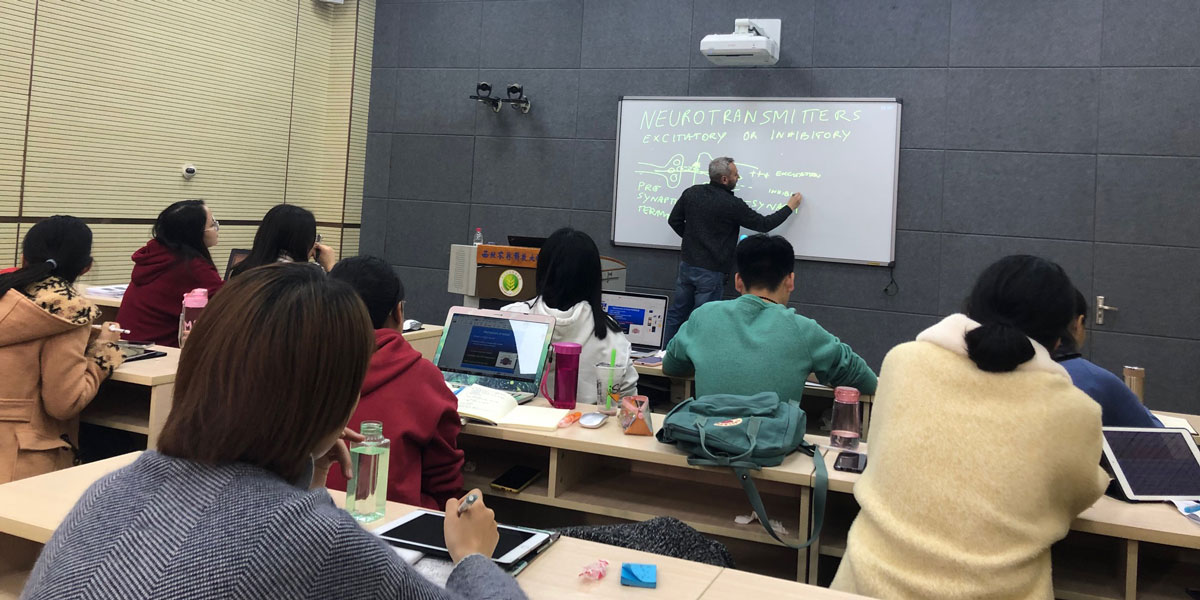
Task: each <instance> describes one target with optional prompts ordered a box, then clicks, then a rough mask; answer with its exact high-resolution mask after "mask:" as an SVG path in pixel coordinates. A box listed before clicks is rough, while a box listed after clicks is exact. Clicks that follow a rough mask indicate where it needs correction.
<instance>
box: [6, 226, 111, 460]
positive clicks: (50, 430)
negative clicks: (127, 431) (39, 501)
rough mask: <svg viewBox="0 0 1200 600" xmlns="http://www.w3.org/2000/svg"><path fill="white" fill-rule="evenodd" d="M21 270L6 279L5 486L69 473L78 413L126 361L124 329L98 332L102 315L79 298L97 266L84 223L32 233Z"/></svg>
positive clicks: (25, 245)
mask: <svg viewBox="0 0 1200 600" xmlns="http://www.w3.org/2000/svg"><path fill="white" fill-rule="evenodd" d="M21 264H22V266H21V268H20V269H17V270H15V271H12V272H10V273H7V274H4V275H0V398H2V400H0V483H6V482H8V481H12V480H15V479H22V478H24V477H32V476H34V475H40V474H42V473H48V472H50V471H54V470H56V469H61V468H64V467H69V466H71V464H72V462H73V461H74V458H75V456H74V452H73V451H74V450H75V443H76V441H77V440H78V438H79V413H80V412H81V411H82V410H83V409H84V407H86V406H87V405H88V403H89V402H91V401H92V399H93V398H95V397H96V391H97V389H98V388H99V387H100V382H102V381H104V379H105V378H107V377H108V376H109V375H111V374H112V371H113V369H115V368H116V367H117V366H119V365H120V364H121V361H122V360H124V356H123V355H122V354H121V350H120V348H118V347H117V345H116V344H115V343H114V342H115V341H116V340H117V333H115V332H113V331H111V329H110V327H119V326H117V325H116V324H115V323H105V324H104V326H103V327H101V328H100V330H99V331H97V330H95V329H93V328H92V327H91V325H92V322H93V321H95V320H96V318H97V317H99V316H100V311H99V309H97V308H96V307H95V306H93V305H92V304H91V303H90V302H88V301H87V299H86V298H84V297H83V296H82V295H80V294H79V293H78V292H76V291H75V287H74V283H75V279H76V278H78V277H79V276H80V275H83V274H84V273H86V272H87V271H88V269H91V267H92V231H91V229H89V228H88V226H87V225H85V224H84V222H83V221H80V220H79V219H77V218H75V217H67V216H55V217H50V218H49V219H46V220H44V221H42V222H40V223H38V224H36V225H34V226H33V227H31V228H30V229H29V233H27V234H26V235H25V241H24V243H23V245H22V247H21ZM93 336H94V337H93Z"/></svg>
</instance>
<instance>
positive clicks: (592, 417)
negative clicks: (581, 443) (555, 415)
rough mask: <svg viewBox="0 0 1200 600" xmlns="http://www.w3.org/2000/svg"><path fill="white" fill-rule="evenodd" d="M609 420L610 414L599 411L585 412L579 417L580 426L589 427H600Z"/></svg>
mask: <svg viewBox="0 0 1200 600" xmlns="http://www.w3.org/2000/svg"><path fill="white" fill-rule="evenodd" d="M607 420H608V415H606V414H604V413H598V412H590V413H583V416H582V417H579V426H580V427H586V428H588V429H596V428H598V427H600V426H601V425H603V424H604V422H605V421H607Z"/></svg>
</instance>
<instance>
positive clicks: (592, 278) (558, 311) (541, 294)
mask: <svg viewBox="0 0 1200 600" xmlns="http://www.w3.org/2000/svg"><path fill="white" fill-rule="evenodd" d="M600 277H601V276H600V251H599V250H598V249H597V248H596V242H594V241H592V238H591V237H589V236H588V234H586V233H584V232H582V231H577V230H575V229H571V228H570V227H564V228H562V229H559V230H558V231H555V232H554V233H552V234H551V235H550V237H548V238H546V243H545V244H543V245H542V248H541V250H540V251H539V253H538V266H537V276H536V277H535V281H536V282H537V290H538V297H537V298H534V299H533V300H530V301H529V302H518V303H516V304H510V305H508V306H505V307H504V308H503V309H502V310H507V311H511V312H519V313H527V314H535V315H549V316H551V317H554V335H553V340H552V341H554V342H574V343H576V344H579V345H581V346H583V353H582V354H580V356H579V382H578V385H577V387H576V392H575V393H576V396H575V400H576V402H579V403H582V404H596V403H597V402H601V401H603V400H604V398H603V397H602V396H600V395H599V393H598V390H597V388H596V381H597V379H598V377H599V375H598V373H597V371H596V365H597V364H599V363H604V364H609V363H611V362H612V356H613V351H614V350H615V351H616V353H617V361H616V362H617V364H627V365H629V367H628V368H627V369H626V370H625V374H624V375H623V376H622V377H621V379H620V382H619V383H620V384H621V385H620V390H621V391H622V393H624V394H625V395H632V394H636V393H637V380H638V375H637V371H636V370H634V366H633V360H632V359H631V358H630V353H631V351H632V348H631V347H630V344H629V339H628V338H626V337H625V334H624V333H622V332H621V326H620V325H617V322H616V321H614V320H613V318H612V317H610V316H608V313H606V312H604V309H603V308H602V307H601V306H600V292H601V291H602V288H601V285H602V282H601V278H600ZM546 377H547V381H546V387H547V388H549V389H554V372H553V369H551V371H550V373H549V374H547V375H546ZM615 383H616V382H614V384H615Z"/></svg>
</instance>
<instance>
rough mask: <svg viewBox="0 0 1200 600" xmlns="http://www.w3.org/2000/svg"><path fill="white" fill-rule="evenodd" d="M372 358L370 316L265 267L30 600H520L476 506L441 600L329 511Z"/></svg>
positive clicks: (198, 334)
mask: <svg viewBox="0 0 1200 600" xmlns="http://www.w3.org/2000/svg"><path fill="white" fill-rule="evenodd" d="M374 349H375V344H374V341H373V328H372V326H371V319H370V317H369V316H368V315H367V310H366V308H364V307H363V303H362V301H361V300H359V297H358V294H357V293H356V292H355V291H354V290H353V289H351V288H350V286H348V285H346V284H345V283H342V282H340V281H336V280H334V279H330V278H328V277H326V276H325V274H324V273H321V272H320V271H319V270H318V269H314V268H310V267H304V266H300V265H274V264H273V265H267V266H264V267H262V268H260V269H255V270H253V271H249V272H247V273H245V274H243V275H242V276H240V277H238V278H237V279H235V280H233V281H232V282H230V283H229V285H227V286H225V288H224V289H222V290H221V293H220V294H217V296H216V298H214V299H213V301H212V302H211V303H209V305H208V307H207V308H206V309H205V311H204V317H203V318H202V319H200V320H199V321H197V322H196V327H195V329H194V330H192V333H191V336H190V337H189V338H188V343H187V344H186V345H185V346H184V348H183V354H182V356H181V358H180V361H179V373H178V375H177V376H176V380H175V395H174V399H173V402H174V404H173V406H172V408H171V414H170V415H169V416H168V417H167V422H166V424H165V425H164V426H163V430H162V435H161V436H160V437H159V441H158V450H157V451H154V450H150V451H147V452H145V453H143V454H142V455H141V456H139V457H138V459H137V460H136V461H134V462H133V463H132V464H130V465H129V466H127V467H124V468H122V469H119V470H117V471H115V472H113V473H111V474H109V475H107V476H105V477H104V478H102V479H101V480H100V481H98V482H96V483H95V484H94V485H92V486H91V488H90V489H88V491H87V492H85V493H84V495H83V498H81V499H80V501H79V503H78V504H76V505H75V508H73V509H72V510H71V513H70V514H68V515H67V517H66V519H64V520H63V522H62V524H61V525H60V526H59V528H58V530H57V531H55V532H54V536H53V537H51V538H50V541H49V542H47V543H46V548H45V551H44V552H42V554H41V556H40V557H39V558H38V562H37V564H36V565H35V566H34V568H33V572H32V573H31V574H30V576H29V580H28V582H27V583H26V585H25V590H24V592H23V595H22V598H27V599H28V600H40V599H47V600H48V599H51V598H66V597H73V596H78V595H79V590H80V589H82V588H84V587H86V589H88V590H93V591H95V592H94V593H95V594H96V595H99V596H113V597H122V598H156V599H159V600H171V599H175V598H190V599H195V600H206V599H216V598H296V599H305V598H313V599H316V598H411V599H414V600H443V599H444V600H451V599H459V600H461V599H466V598H493V599H497V600H501V599H523V598H524V597H525V596H524V594H522V593H521V590H520V588H519V587H518V586H517V582H516V581H515V580H514V579H513V578H512V577H510V576H509V575H507V574H506V573H504V572H503V571H501V570H500V569H499V567H497V566H496V565H495V563H493V562H492V561H491V560H489V559H488V557H489V556H491V554H492V552H493V551H494V550H495V548H496V544H497V542H498V541H499V532H498V530H497V528H496V521H495V517H494V515H493V513H492V511H491V509H489V508H487V506H485V505H484V503H483V502H482V499H483V494H482V493H481V492H479V490H474V491H473V492H472V493H474V494H476V495H477V497H478V498H479V499H480V501H477V502H475V503H474V504H472V505H470V506H468V507H467V508H466V510H465V512H463V513H462V514H461V515H460V514H459V511H458V510H457V509H458V501H457V500H455V499H451V500H450V501H449V502H448V503H447V505H446V520H445V527H444V533H445V540H446V548H447V550H448V551H449V554H450V557H451V559H453V561H454V562H455V563H456V564H455V567H454V570H453V571H452V572H451V573H450V577H449V581H448V582H447V583H446V586H445V589H442V588H440V587H438V586H437V585H435V584H433V583H430V582H429V581H427V580H425V579H424V578H423V577H421V575H419V574H418V573H417V572H416V571H414V570H413V569H412V567H409V566H408V565H407V564H406V563H405V562H404V561H403V560H402V559H401V558H400V557H399V556H397V555H396V553H395V552H394V551H393V549H392V548H391V547H390V546H388V545H387V544H386V543H384V542H383V541H382V540H381V539H380V538H378V537H377V536H375V535H374V534H372V533H370V532H368V531H366V530H365V529H363V528H362V527H361V526H360V525H359V524H358V523H357V522H356V521H355V520H354V519H353V518H352V517H351V516H350V515H349V514H348V513H346V511H344V510H342V509H341V508H339V507H338V506H336V505H335V504H334V502H333V500H332V499H331V498H330V496H329V492H328V491H326V490H325V488H324V487H323V485H322V484H323V482H324V481H325V475H326V472H327V470H328V469H329V468H330V467H331V466H332V464H333V463H334V462H338V463H341V466H340V467H339V468H340V469H341V470H342V471H345V470H347V469H348V467H349V458H350V456H349V452H348V451H347V450H346V446H345V445H344V443H343V442H342V441H341V438H350V437H354V436H355V434H353V433H352V432H347V430H346V429H345V426H346V422H347V420H348V419H349V418H350V415H351V413H352V412H353V411H354V406H355V404H356V403H357V401H358V393H359V389H360V388H361V387H362V383H363V375H364V374H365V373H366V372H367V364H368V362H369V361H370V358H371V353H372V352H373V351H374Z"/></svg>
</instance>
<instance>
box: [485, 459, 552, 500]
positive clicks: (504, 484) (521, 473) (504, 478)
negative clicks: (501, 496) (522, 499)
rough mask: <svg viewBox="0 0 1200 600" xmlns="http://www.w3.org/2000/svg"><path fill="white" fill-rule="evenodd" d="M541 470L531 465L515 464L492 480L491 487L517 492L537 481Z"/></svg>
mask: <svg viewBox="0 0 1200 600" xmlns="http://www.w3.org/2000/svg"><path fill="white" fill-rule="evenodd" d="M541 474H542V472H541V471H540V470H538V469H535V468H533V467H526V466H523V465H517V466H515V467H513V468H511V469H509V470H507V471H505V472H504V474H503V475H501V476H499V477H497V478H496V479H494V480H493V481H492V487H493V488H496V489H498V490H501V491H504V492H512V493H514V494H519V493H520V492H521V490H524V489H525V488H527V487H529V485H530V484H531V483H533V482H534V481H537V478H538V477H540V476H541Z"/></svg>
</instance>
